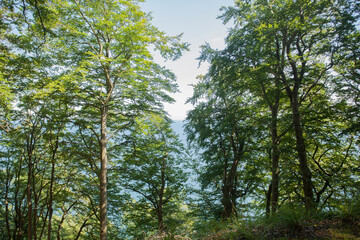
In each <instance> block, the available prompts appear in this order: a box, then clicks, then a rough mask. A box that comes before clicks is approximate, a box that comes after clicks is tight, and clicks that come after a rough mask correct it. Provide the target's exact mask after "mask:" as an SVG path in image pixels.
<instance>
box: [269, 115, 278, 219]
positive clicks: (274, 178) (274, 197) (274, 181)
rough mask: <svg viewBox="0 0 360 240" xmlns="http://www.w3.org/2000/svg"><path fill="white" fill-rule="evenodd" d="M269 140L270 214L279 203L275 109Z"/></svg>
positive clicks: (275, 210) (275, 209)
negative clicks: (270, 143) (270, 141)
mask: <svg viewBox="0 0 360 240" xmlns="http://www.w3.org/2000/svg"><path fill="white" fill-rule="evenodd" d="M271 140H272V147H271V148H272V155H271V198H270V205H271V212H272V213H275V212H277V209H278V205H279V204H278V202H279V172H280V171H279V159H280V151H279V141H278V132H277V109H273V111H272V123H271Z"/></svg>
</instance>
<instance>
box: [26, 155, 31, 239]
mask: <svg viewBox="0 0 360 240" xmlns="http://www.w3.org/2000/svg"><path fill="white" fill-rule="evenodd" d="M28 168H29V169H28V177H27V187H26V201H27V208H28V212H27V220H28V226H27V239H28V240H31V239H32V200H31V189H30V186H31V175H32V174H31V173H32V164H31V162H30V159H29V164H28Z"/></svg>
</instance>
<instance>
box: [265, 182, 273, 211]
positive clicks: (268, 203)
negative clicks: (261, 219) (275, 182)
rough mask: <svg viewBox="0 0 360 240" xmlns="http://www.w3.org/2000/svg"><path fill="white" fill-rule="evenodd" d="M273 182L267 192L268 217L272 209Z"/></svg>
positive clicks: (266, 208) (266, 209)
mask: <svg viewBox="0 0 360 240" xmlns="http://www.w3.org/2000/svg"><path fill="white" fill-rule="evenodd" d="M272 189H273V188H272V183H270V185H269V189H268V190H267V192H266V207H265V212H266V217H268V216H269V215H270V210H271V208H270V207H271V192H272Z"/></svg>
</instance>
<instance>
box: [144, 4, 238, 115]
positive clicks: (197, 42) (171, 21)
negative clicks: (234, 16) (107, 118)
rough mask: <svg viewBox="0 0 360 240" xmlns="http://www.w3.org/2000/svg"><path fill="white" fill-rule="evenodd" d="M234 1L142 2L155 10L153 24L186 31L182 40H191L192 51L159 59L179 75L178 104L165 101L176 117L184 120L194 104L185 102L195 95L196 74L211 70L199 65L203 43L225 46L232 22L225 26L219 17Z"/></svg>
mask: <svg viewBox="0 0 360 240" xmlns="http://www.w3.org/2000/svg"><path fill="white" fill-rule="evenodd" d="M232 5H233V0H146V1H145V3H142V4H141V6H142V9H143V10H144V11H145V12H151V15H152V17H153V21H152V23H153V25H155V26H156V27H158V29H160V30H161V31H164V32H165V33H167V34H168V35H171V36H173V35H178V34H180V33H183V38H182V40H183V41H184V42H188V43H190V51H188V52H185V54H184V55H183V56H182V57H181V58H180V59H179V60H177V61H175V62H170V61H167V62H163V61H162V60H161V59H160V58H158V57H155V61H157V62H159V63H161V64H163V65H165V66H166V67H167V68H168V69H170V70H171V71H172V72H173V73H175V75H176V77H177V84H178V86H179V91H180V92H179V93H176V94H172V95H171V96H172V97H173V98H174V99H175V100H176V103H173V104H165V110H166V111H167V112H168V113H169V115H170V117H171V118H172V119H173V120H184V119H185V117H186V113H187V111H189V110H190V109H192V105H191V104H185V101H186V100H187V99H188V98H189V97H191V96H192V94H193V88H192V86H191V85H192V84H196V82H197V80H196V76H198V75H201V74H205V73H206V72H207V68H208V64H202V65H201V66H200V67H199V61H198V60H196V58H198V57H199V56H200V46H201V45H203V44H205V43H209V44H210V45H211V47H212V48H215V49H216V48H217V49H222V48H223V47H224V39H225V37H226V35H227V32H228V28H229V27H231V26H229V25H223V23H222V21H221V20H220V19H217V16H219V15H221V11H220V8H221V7H222V6H232Z"/></svg>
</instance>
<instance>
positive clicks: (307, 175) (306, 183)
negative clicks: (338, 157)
mask: <svg viewBox="0 0 360 240" xmlns="http://www.w3.org/2000/svg"><path fill="white" fill-rule="evenodd" d="M291 109H292V115H293V125H294V131H295V136H296V147H297V152H298V157H299V163H300V171H301V175H302V180H303V191H304V197H305V208H306V209H307V210H310V209H312V208H313V207H314V194H313V184H312V180H311V171H310V169H309V167H308V162H307V156H306V147H305V140H304V136H303V130H302V126H301V116H300V111H299V106H298V101H297V98H296V97H294V100H293V101H292V103H291Z"/></svg>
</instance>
